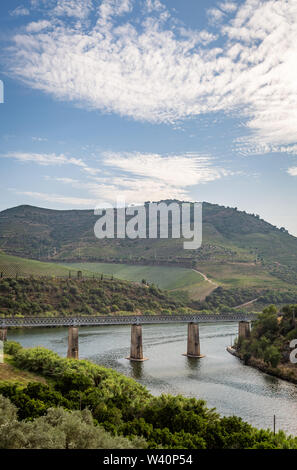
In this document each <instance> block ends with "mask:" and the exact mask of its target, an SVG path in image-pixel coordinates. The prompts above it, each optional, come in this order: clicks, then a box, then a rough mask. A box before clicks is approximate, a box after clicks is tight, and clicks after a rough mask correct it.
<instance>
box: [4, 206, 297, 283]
mask: <svg viewBox="0 0 297 470" xmlns="http://www.w3.org/2000/svg"><path fill="white" fill-rule="evenodd" d="M158 202H165V203H166V204H169V203H171V202H178V203H179V204H181V201H176V200H165V201H158ZM97 220H98V216H97V215H95V214H94V211H93V210H91V209H90V210H89V209H70V210H68V209H67V210H56V209H48V208H42V207H37V206H30V205H20V206H17V207H13V208H10V209H5V210H4V211H1V212H0V250H2V251H4V252H5V253H7V254H10V255H15V256H21V257H24V258H30V259H39V260H43V261H56V262H84V261H88V262H105V263H106V262H107V263H125V264H156V265H172V264H174V265H178V266H186V267H192V268H194V269H196V268H197V269H198V270H199V271H201V272H203V273H205V274H206V275H207V276H208V277H209V278H210V279H211V278H215V279H218V280H219V281H220V276H217V277H216V273H217V272H219V271H220V270H221V269H222V266H223V267H224V270H225V274H226V271H228V272H229V271H230V272H231V278H232V279H235V277H236V270H237V271H238V270H240V271H241V275H243V274H242V272H246V273H247V274H246V276H247V277H248V278H249V279H250V278H251V277H253V276H254V275H255V276H256V277H257V276H258V273H260V277H261V276H262V274H263V273H265V275H266V274H267V275H268V278H269V277H271V276H273V278H272V279H276V278H277V279H279V280H281V281H282V282H285V283H289V284H293V283H295V282H297V238H296V237H294V236H293V235H290V234H289V233H288V231H286V229H284V228H281V229H279V228H277V227H276V226H274V225H272V224H271V223H269V222H266V221H265V220H263V219H261V218H260V217H259V216H258V215H257V214H248V213H246V212H245V211H239V210H237V208H231V207H225V206H220V205H218V204H211V203H208V202H204V203H203V241H202V246H201V248H199V249H198V250H184V249H183V240H182V239H172V238H170V239H160V238H158V239H148V238H147V239H135V240H130V239H127V238H126V239H116V238H115V239H103V240H98V239H97V238H96V237H95V235H94V225H95V223H96V221H97ZM226 275H227V274H226ZM226 275H225V278H224V275H222V279H221V281H222V283H223V284H224V283H225V284H226V283H227V284H228V282H229V281H230V280H228V277H227V278H226ZM244 276H245V274H244ZM231 278H230V279H231ZM268 278H267V279H266V281H267V282H269V279H268ZM233 286H234V284H233Z"/></svg>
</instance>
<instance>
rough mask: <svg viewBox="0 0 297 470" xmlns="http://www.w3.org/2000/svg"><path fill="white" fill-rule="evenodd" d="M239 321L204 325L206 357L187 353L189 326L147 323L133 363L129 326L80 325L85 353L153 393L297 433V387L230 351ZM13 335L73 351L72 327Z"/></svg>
mask: <svg viewBox="0 0 297 470" xmlns="http://www.w3.org/2000/svg"><path fill="white" fill-rule="evenodd" d="M236 334H237V324H234V323H233V324H232V323H220V324H218V323H216V324H204V325H203V324H201V325H200V342H201V353H202V354H205V357H204V358H202V359H190V358H187V357H185V356H183V353H184V352H185V351H186V343H187V325H185V324H165V325H145V326H143V347H144V355H145V356H146V357H148V358H149V360H148V361H145V362H143V363H135V362H130V361H128V360H127V359H125V358H126V357H127V356H128V355H129V347H130V327H129V326H100V327H84V328H80V335H79V348H80V350H79V355H80V358H81V359H90V360H91V361H93V362H95V363H97V364H101V365H104V366H107V367H112V368H113V369H115V370H117V371H119V372H121V373H123V374H125V375H127V376H129V377H133V378H134V379H136V380H137V381H139V382H140V383H142V384H143V385H145V386H146V387H147V388H148V389H149V390H150V391H151V392H152V393H153V394H160V393H171V394H183V395H185V396H188V397H197V398H201V399H204V400H206V402H207V405H208V407H210V408H216V409H217V411H218V412H219V413H220V414H221V415H225V416H230V415H237V416H241V417H242V418H243V419H244V420H245V421H247V422H249V423H250V424H252V425H254V426H256V427H258V428H264V429H267V428H270V429H272V426H273V415H276V429H277V430H278V429H283V430H284V431H286V432H287V433H289V434H292V435H297V386H296V385H294V384H291V383H289V382H286V381H284V380H280V379H277V378H275V377H271V376H269V375H267V374H263V373H262V372H260V371H258V370H256V369H253V368H252V367H248V366H244V365H243V364H242V363H241V362H240V360H239V359H237V358H236V357H234V356H232V355H231V354H229V353H228V352H227V351H226V347H227V346H228V345H230V343H231V335H233V339H234V337H235V335H236ZM9 339H10V340H14V341H19V342H20V343H21V344H22V345H23V346H25V347H34V346H44V347H46V348H49V349H52V350H53V351H56V352H57V353H59V354H60V355H61V356H65V355H66V351H67V329H66V328H43V329H39V328H38V329H37V328H36V329H25V330H13V331H10V332H9Z"/></svg>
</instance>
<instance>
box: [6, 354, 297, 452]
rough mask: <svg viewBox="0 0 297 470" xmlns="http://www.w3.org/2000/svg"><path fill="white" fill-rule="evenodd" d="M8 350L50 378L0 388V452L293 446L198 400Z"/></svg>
mask: <svg viewBox="0 0 297 470" xmlns="http://www.w3.org/2000/svg"><path fill="white" fill-rule="evenodd" d="M8 348H9V349H10V351H14V352H13V361H14V364H15V365H16V366H18V367H20V368H22V369H24V368H25V369H28V370H30V371H34V372H35V373H39V374H42V375H44V376H46V377H50V385H45V384H42V383H29V384H27V385H26V386H24V385H20V384H15V383H14V384H9V383H2V384H0V426H1V424H3V423H4V424H5V426H7V429H8V431H9V432H7V433H6V434H5V436H2V437H1V438H0V447H2V448H19V447H20V448H48V447H49V448H56V447H57V448H107V447H108V448H128V447H142V448H143V447H148V448H151V449H154V448H160V447H161V448H163V449H166V448H168V449H195V448H197V449H217V448H297V439H296V438H295V439H294V438H290V437H287V436H285V435H284V433H278V434H277V435H276V436H274V435H273V434H272V433H271V432H270V431H263V430H257V429H255V428H253V427H252V426H250V425H249V424H247V423H244V422H243V421H242V420H241V419H240V418H237V417H228V418H221V417H220V416H219V415H218V414H217V413H216V411H215V410H214V409H208V408H207V407H206V403H205V402H204V401H203V400H197V399H195V398H185V397H183V396H181V395H179V396H171V395H164V394H163V395H161V396H159V397H154V396H152V395H151V394H150V393H149V392H148V391H147V390H146V388H145V387H143V386H142V385H140V384H138V383H137V382H135V381H134V380H132V379H129V378H127V377H124V376H123V375H121V374H119V373H117V372H115V371H113V370H110V369H106V368H104V367H101V366H98V365H96V364H93V363H91V362H89V361H75V360H70V359H63V358H60V357H59V356H58V355H57V354H55V353H54V352H52V351H48V350H46V349H44V348H34V349H23V348H21V347H20V348H19V349H18V350H17V349H16V348H15V347H12V346H9V345H8ZM1 396H2V398H1ZM7 399H9V400H10V402H8V401H7ZM5 400H6V401H5ZM3 403H4V405H3ZM1 406H2V408H3V409H5V412H4V413H2V414H1ZM15 407H17V408H15ZM1 419H2V421H1ZM8 422H10V424H8ZM94 423H95V424H94Z"/></svg>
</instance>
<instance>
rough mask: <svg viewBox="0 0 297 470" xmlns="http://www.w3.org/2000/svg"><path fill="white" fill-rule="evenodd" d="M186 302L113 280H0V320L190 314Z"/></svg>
mask: <svg viewBox="0 0 297 470" xmlns="http://www.w3.org/2000/svg"><path fill="white" fill-rule="evenodd" d="M187 304H188V302H187V299H181V298H177V297H176V296H175V297H174V296H173V295H172V294H170V293H168V292H167V291H162V290H160V289H158V288H157V287H155V286H148V285H145V284H140V285H138V284H135V283H130V282H127V281H120V280H117V279H115V280H113V279H88V278H85V279H80V280H78V279H57V278H53V279H50V278H46V279H45V278H37V279H36V278H33V277H31V278H19V279H11V278H3V279H0V317H5V316H11V315H19V316H42V317H45V316H48V317H53V316H60V315H63V316H71V315H73V316H80V315H108V314H113V315H123V314H126V315H127V314H133V313H137V314H141V313H143V314H147V315H153V314H174V313H188V312H189V313H190V312H192V311H193V310H192V309H190V308H187Z"/></svg>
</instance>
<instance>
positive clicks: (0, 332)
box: [0, 328, 7, 342]
mask: <svg viewBox="0 0 297 470" xmlns="http://www.w3.org/2000/svg"><path fill="white" fill-rule="evenodd" d="M0 341H3V342H5V341H7V328H0Z"/></svg>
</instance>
